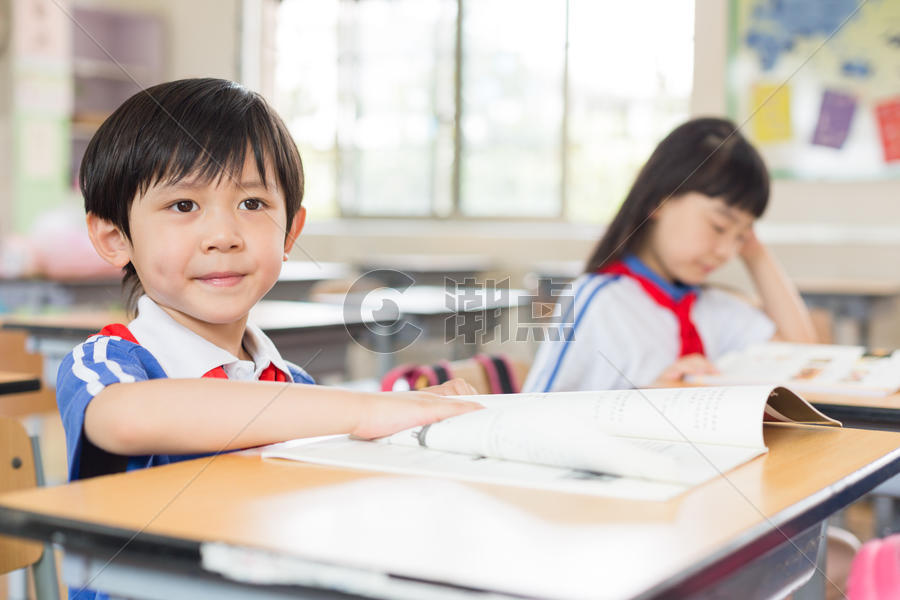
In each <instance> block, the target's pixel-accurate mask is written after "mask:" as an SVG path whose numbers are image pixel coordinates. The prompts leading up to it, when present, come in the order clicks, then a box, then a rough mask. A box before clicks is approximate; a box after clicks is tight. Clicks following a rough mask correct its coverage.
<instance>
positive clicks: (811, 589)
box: [791, 521, 828, 600]
mask: <svg viewBox="0 0 900 600" xmlns="http://www.w3.org/2000/svg"><path fill="white" fill-rule="evenodd" d="M827 526H828V522H827V521H822V527H821V529H820V531H819V547H818V550H817V551H816V568H815V570H814V571H813V573H812V576H811V577H810V578H809V581H807V582H806V583H804V584H803V585H802V586H801V587H800V588H798V589H797V591H795V592H794V594H793V595H792V596H791V598H792V600H822V598H824V597H825V552H826V550H827V548H828V540H827V538H826V537H825V529H826V527H827Z"/></svg>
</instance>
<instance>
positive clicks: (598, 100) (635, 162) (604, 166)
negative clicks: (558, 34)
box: [566, 0, 694, 222]
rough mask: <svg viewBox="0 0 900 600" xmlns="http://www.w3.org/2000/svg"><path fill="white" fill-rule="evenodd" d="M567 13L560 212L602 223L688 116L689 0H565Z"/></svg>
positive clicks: (691, 29) (690, 67)
mask: <svg viewBox="0 0 900 600" xmlns="http://www.w3.org/2000/svg"><path fill="white" fill-rule="evenodd" d="M651 16H652V18H651ZM569 17H570V18H569V23H570V29H569V144H568V152H569V177H568V189H567V197H566V200H567V214H566V216H567V217H568V218H569V219H571V220H572V221H593V222H606V221H608V220H609V219H610V218H611V217H612V215H613V214H615V212H616V210H618V208H619V205H620V204H621V203H622V200H624V198H625V194H626V193H627V192H628V188H629V187H630V186H631V183H632V181H633V180H634V177H635V176H636V175H637V171H638V169H640V167H641V165H643V163H644V162H645V161H646V160H647V157H648V156H649V155H650V152H652V151H653V148H654V147H655V146H656V144H657V143H658V142H659V141H660V140H661V139H662V138H663V137H664V136H665V135H666V134H667V133H668V132H669V131H670V130H671V129H672V128H673V127H675V126H676V125H678V124H679V123H680V122H681V121H683V120H685V119H687V118H688V111H689V102H690V94H691V79H692V75H693V51H694V40H693V38H694V0H631V1H630V2H619V1H613V0H570V15H569Z"/></svg>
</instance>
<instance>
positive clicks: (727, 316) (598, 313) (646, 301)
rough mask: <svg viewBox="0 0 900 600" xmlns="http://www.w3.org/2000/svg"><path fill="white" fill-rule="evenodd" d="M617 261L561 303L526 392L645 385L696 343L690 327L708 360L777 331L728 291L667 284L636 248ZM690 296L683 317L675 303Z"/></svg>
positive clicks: (584, 277)
mask: <svg viewBox="0 0 900 600" xmlns="http://www.w3.org/2000/svg"><path fill="white" fill-rule="evenodd" d="M619 266H620V267H621V268H620V269H613V271H616V272H603V273H596V274H586V275H582V276H581V277H579V278H578V279H576V280H575V281H574V282H573V290H572V291H573V295H572V297H571V299H567V300H568V301H567V302H563V303H561V306H560V309H561V317H560V321H559V323H560V335H557V336H556V337H553V338H551V339H552V340H554V341H544V342H542V343H541V344H540V346H539V348H538V352H537V356H536V357H535V360H534V364H533V365H532V368H531V370H530V372H529V374H528V378H527V380H526V381H525V385H524V386H523V391H526V392H547V391H570V390H608V389H627V388H633V387H644V386H648V385H650V384H652V383H653V382H654V381H656V379H657V378H658V377H659V375H661V374H662V372H663V371H664V370H665V369H666V368H667V367H669V366H670V365H671V364H672V363H674V362H675V361H676V360H678V358H679V357H680V356H683V355H684V354H685V353H689V352H686V348H687V347H695V348H696V347H697V346H698V344H697V342H694V343H693V344H688V342H687V341H686V340H688V341H689V340H690V339H691V334H693V335H694V337H696V334H699V338H700V341H699V349H700V352H701V353H702V354H704V355H705V356H706V357H707V358H708V359H709V360H711V361H715V360H716V359H718V358H719V357H721V356H722V355H724V354H726V353H728V352H731V351H734V350H739V349H742V348H744V347H746V346H748V345H750V344H753V343H756V342H762V341H766V340H769V339H771V338H772V336H773V335H774V334H775V325H774V323H773V322H772V321H771V320H770V319H769V318H768V317H767V316H766V315H765V314H764V313H763V312H761V311H760V310H758V309H756V308H754V307H753V306H751V305H749V304H748V303H746V302H744V301H743V300H741V299H740V298H738V297H736V296H734V295H732V294H730V293H728V292H725V291H723V290H719V289H715V288H698V287H694V286H684V285H678V284H672V283H669V282H668V281H666V280H664V279H663V278H661V277H660V276H659V275H657V274H656V273H655V272H653V271H652V270H651V269H650V268H649V267H647V266H646V265H645V264H644V263H643V262H641V261H640V260H639V259H638V258H637V257H635V256H633V255H632V256H628V257H626V258H625V259H624V260H623V261H622V262H621V264H620V265H619ZM645 288H647V289H645ZM650 288H652V289H650ZM650 291H652V292H653V294H655V295H657V296H665V297H666V299H667V300H668V302H661V300H660V299H657V298H654V297H653V295H651V293H650ZM685 301H688V302H689V304H688V314H689V317H685V316H683V315H682V316H681V318H679V315H678V314H677V311H676V310H675V309H674V308H673V307H674V306H677V305H679V303H680V304H681V305H682V306H683V305H684V302H685ZM664 304H668V306H667V305H664ZM685 319H687V320H688V321H689V323H687V324H686V323H685V322H684V321H685ZM688 327H692V328H695V331H692V332H686V331H685V329H686V328H688ZM686 345H687V346H686ZM691 351H697V350H696V349H694V350H691Z"/></svg>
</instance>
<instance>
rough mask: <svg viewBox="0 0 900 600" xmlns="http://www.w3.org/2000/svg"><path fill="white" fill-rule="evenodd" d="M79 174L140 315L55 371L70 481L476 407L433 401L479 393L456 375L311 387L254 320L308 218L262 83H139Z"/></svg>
mask: <svg viewBox="0 0 900 600" xmlns="http://www.w3.org/2000/svg"><path fill="white" fill-rule="evenodd" d="M80 179H81V191H82V193H83V195H84V200H85V210H86V212H87V223H88V231H89V234H90V238H91V241H92V243H93V245H94V248H95V249H96V250H97V252H98V253H99V254H100V256H101V257H103V258H104V259H105V260H106V261H108V262H109V263H110V264H112V265H114V266H116V267H120V268H122V269H124V271H125V280H124V284H125V285H126V287H128V288H130V295H129V310H130V311H132V312H134V311H135V308H136V309H137V318H136V319H135V320H134V321H132V322H131V323H130V324H129V325H128V326H127V327H126V326H124V325H110V326H107V327H105V328H104V329H103V330H102V331H101V332H100V334H98V335H95V336H92V337H91V338H89V339H88V340H87V341H86V342H84V343H83V344H81V345H79V346H77V347H76V348H75V349H74V350H73V351H72V353H71V354H69V355H68V356H67V357H66V359H65V360H64V361H63V363H62V365H61V367H60V370H59V375H58V382H57V402H58V404H59V410H60V413H61V415H62V420H63V424H64V426H65V430H66V444H67V448H68V459H69V478H70V479H71V480H74V479H80V478H84V477H90V476H94V475H101V474H105V473H112V472H117V471H124V470H131V469H137V468H143V467H149V466H153V465H160V464H166V463H169V462H174V461H178V460H184V459H186V458H191V457H194V456H196V455H198V454H207V453H212V452H220V451H226V450H233V449H238V448H247V447H252V446H258V445H262V444H268V443H273V442H278V441H283V440H288V439H292V438H298V437H306V436H316V435H327V434H335V433H351V434H353V435H356V436H359V437H363V438H375V437H380V436H383V435H387V434H390V433H393V432H396V431H399V430H401V429H404V428H407V427H413V426H416V425H419V424H425V423H430V422H433V421H436V420H440V419H443V418H446V417H449V416H453V415H456V414H460V413H464V412H468V411H471V410H475V409H477V408H479V405H477V404H475V403H473V402H463V401H450V400H449V399H447V400H445V399H441V398H439V397H438V395H439V394H440V395H444V394H464V393H474V390H472V388H471V387H470V386H468V384H466V383H464V382H462V381H459V380H457V381H454V382H448V384H444V385H443V386H439V387H436V388H434V389H432V390H430V391H431V392H433V393H429V392H427V391H426V392H424V393H414V392H409V393H398V394H369V393H358V392H351V391H347V390H340V389H328V388H323V387H319V386H313V385H308V384H312V383H313V380H312V378H310V377H309V375H307V374H306V373H305V372H304V371H303V370H302V369H301V368H299V367H297V366H296V365H292V364H290V363H287V362H285V361H284V360H283V359H282V358H281V356H280V355H279V354H278V350H277V349H276V348H275V346H274V345H273V344H272V342H271V341H270V340H269V339H268V338H267V337H266V336H265V335H264V334H263V333H262V331H260V330H259V329H258V328H256V327H255V326H253V325H252V324H248V323H247V315H248V313H249V311H250V308H251V307H252V306H254V305H255V304H256V302H257V301H258V300H259V299H260V298H262V297H263V295H265V294H266V292H268V291H269V289H271V287H272V286H273V285H274V284H275V282H276V280H277V278H278V274H279V271H280V269H281V262H282V261H283V260H287V256H288V252H289V251H290V249H291V247H292V246H293V244H294V241H295V239H296V237H297V235H298V234H299V233H300V230H301V229H302V228H303V223H304V219H305V216H306V213H305V209H304V208H303V207H301V205H300V203H301V199H302V196H303V168H302V164H301V162H300V155H299V153H298V152H297V148H296V145H295V144H294V142H293V140H292V139H291V137H290V134H289V133H288V131H287V129H286V127H285V126H284V123H283V122H282V121H281V119H280V118H279V117H278V115H277V114H276V113H275V112H274V111H273V110H272V109H271V108H270V107H269V106H268V105H267V104H266V102H265V101H264V100H263V99H262V98H261V97H260V96H259V95H258V94H255V93H253V92H250V91H248V90H246V89H245V88H243V87H241V86H240V85H238V84H236V83H233V82H230V81H223V80H218V79H186V80H181V81H174V82H170V83H164V84H161V85H158V86H155V87H152V88H149V89H147V90H145V91H143V92H139V93H138V94H136V95H135V96H132V97H131V98H130V99H128V100H126V101H125V103H123V104H122V106H120V107H119V108H118V109H117V110H116V111H115V112H114V113H113V114H112V115H111V116H110V117H109V118H108V119H107V120H106V121H105V122H104V123H103V125H102V126H101V127H100V129H99V130H98V131H97V133H96V135H95V136H94V137H93V139H92V140H91V142H90V144H89V146H88V148H87V150H86V152H85V156H84V159H83V161H82V164H81V172H80ZM135 304H136V306H135ZM223 379H231V380H239V381H223ZM258 380H262V381H269V382H272V383H262V382H259V381H258ZM277 382H285V383H289V382H293V383H297V384H307V385H284V384H279V383H277ZM123 383H124V384H127V385H117V384H123Z"/></svg>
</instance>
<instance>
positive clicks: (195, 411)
mask: <svg viewBox="0 0 900 600" xmlns="http://www.w3.org/2000/svg"><path fill="white" fill-rule="evenodd" d="M365 396H367V394H362V393H358V392H352V391H347V390H341V389H336V388H327V387H322V386H315V385H300V384H290V385H286V384H282V383H260V382H236V381H226V380H216V379H202V380H196V379H158V380H152V381H141V382H137V383H120V384H114V385H111V386H109V387H107V388H105V389H104V390H103V391H102V392H100V393H99V394H98V395H97V396H96V397H95V398H94V399H93V400H92V401H91V403H90V404H89V405H88V408H87V411H86V414H85V423H84V428H85V434H86V435H87V436H88V438H89V439H90V440H91V442H92V443H94V444H95V445H96V446H98V447H100V448H103V449H104V450H107V451H109V452H113V453H116V454H124V455H129V456H135V455H142V454H193V453H203V452H215V451H218V450H234V449H238V448H248V447H252V446H259V445H262V444H269V443H274V442H280V441H284V440H288V439H294V438H300V437H309V436H314V435H328V434H336V433H350V432H352V431H354V429H355V428H356V427H357V426H358V424H359V422H358V419H359V415H360V414H361V411H362V410H363V409H362V405H363V404H364V403H365Z"/></svg>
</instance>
